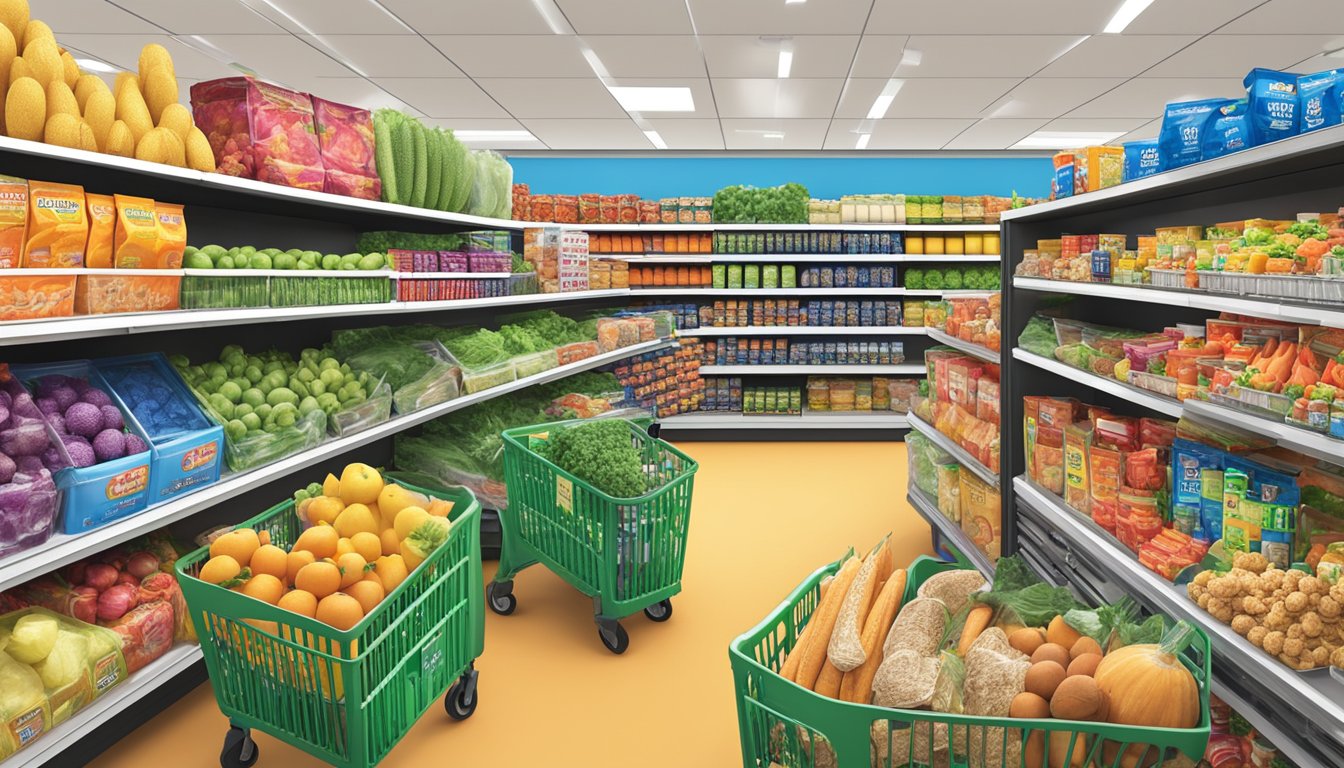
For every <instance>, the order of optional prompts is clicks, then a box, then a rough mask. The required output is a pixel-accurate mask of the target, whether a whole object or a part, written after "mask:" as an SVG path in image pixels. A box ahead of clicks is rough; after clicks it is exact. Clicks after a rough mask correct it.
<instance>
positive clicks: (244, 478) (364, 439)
mask: <svg viewBox="0 0 1344 768" xmlns="http://www.w3.org/2000/svg"><path fill="white" fill-rule="evenodd" d="M676 344H677V342H676V341H675V340H673V339H659V340H656V341H649V342H645V343H643V344H637V345H635V346H632V347H625V348H623V349H618V350H616V351H614V352H607V353H604V354H600V355H597V356H595V357H590V358H588V359H586V360H579V361H577V362H574V363H569V364H568V365H562V366H559V367H557V368H552V369H550V370H548V371H542V372H541V373H538V374H535V375H533V376H527V377H524V378H521V379H518V380H516V381H511V382H509V383H508V384H503V385H500V386H498V387H492V388H490V389H487V390H485V391H482V392H476V393H474V394H470V395H463V396H462V397H459V398H457V399H455V400H449V401H447V402H445V403H439V404H438V405H433V406H430V407H429V408H424V409H421V410H418V411H415V412H413V413H408V414H405V415H401V416H394V417H393V418H391V419H389V420H388V421H385V422H383V423H381V424H376V425H374V426H372V427H370V428H368V429H366V430H364V431H363V432H357V433H355V434H353V435H347V436H344V437H337V438H331V439H328V440H326V441H325V442H323V443H321V444H320V445H318V446H317V447H316V448H312V449H309V450H306V451H302V452H300V453H296V454H292V455H290V456H286V457H285V458H283V459H281V460H279V461H277V462H274V463H272V464H267V465H265V466H263V467H258V468H256V469H253V470H250V471H247V472H240V473H237V474H226V475H224V476H223V477H222V478H220V480H219V482H217V483H215V484H214V485H209V486H206V487H205V488H202V489H201V490H199V491H196V492H194V493H188V494H186V495H183V496H179V497H178V498H175V499H172V500H170V501H167V502H164V503H162V504H157V505H155V506H152V507H150V508H149V509H146V510H145V511H143V512H139V513H137V514H135V515H132V516H130V517H127V518H125V519H123V520H118V521H117V522H114V523H111V524H108V525H105V526H103V527H102V528H98V529H95V530H92V531H89V532H88V533H84V534H80V535H76V536H71V535H66V534H57V535H55V536H52V537H51V539H50V540H49V541H47V542H46V543H45V544H43V545H42V546H40V547H35V548H33V549H29V550H25V551H23V552H17V553H14V554H12V555H9V556H7V557H5V558H4V559H0V591H3V590H6V589H9V588H10V587H13V586H15V585H17V584H22V583H23V582H25V581H28V580H29V579H32V578H33V577H35V576H40V575H41V574H44V573H48V572H50V571H53V570H55V569H57V568H60V567H61V566H63V565H67V564H69V563H73V562H74V561H76V560H79V559H80V558H83V557H87V556H88V555H92V554H94V553H97V552H101V551H102V550H104V549H107V548H108V547H112V546H115V545H117V544H120V543H122V542H123V541H127V540H129V539H132V538H134V537H136V536H139V535H141V534H145V533H149V532H150V531H154V530H158V529H159V528H162V527H164V526H165V525H168V524H170V523H173V522H176V521H178V520H182V519H183V518H186V517H190V516H191V515H193V514H195V513H197V512H200V511H202V510H205V509H209V508H210V507H213V506H215V505H216V504H219V503H221V502H224V501H227V500H228V499H231V498H233V497H235V496H238V495H240V494H243V493H246V492H247V491H250V490H252V489H254V488H256V487H257V486H259V485H261V484H262V483H266V482H270V481H272V480H277V479H279V478H282V477H285V476H287V475H289V474H292V473H293V472H296V471H298V470H300V469H303V468H305V467H309V466H312V465H313V464H317V463H319V462H322V461H325V460H327V459H331V458H333V457H336V456H339V455H341V454H343V453H345V452H346V451H350V450H353V449H355V448H359V447H361V446H364V445H368V444H369V443H372V442H374V441H376V440H381V439H383V438H385V437H390V436H392V435H395V434H397V433H398V432H402V431H404V430H406V429H409V428H410V427H414V426H416V425H418V424H423V423H425V422H427V421H430V420H431V419H436V418H438V417H440V416H443V415H445V414H448V413H452V412H454V411H460V410H462V409H463V408H466V407H469V406H472V405H475V404H476V403H481V402H484V401H486V400H491V399H494V398H496V397H499V396H500V395H503V394H507V393H509V392H515V391H517V390H520V389H526V388H527V387H530V386H532V385H534V384H544V383H546V382H548V381H555V380H557V379H562V378H564V377H566V376H569V375H570V374H573V373H578V372H580V371H587V370H591V369H593V368H597V367H599V366H603V365H606V364H607V363H613V362H616V361H618V360H623V359H625V358H627V357H633V356H635V355H638V354H642V353H644V352H653V351H655V350H659V349H665V348H668V347H672V346H676ZM6 768H8V766H6Z"/></svg>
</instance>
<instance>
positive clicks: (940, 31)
mask: <svg viewBox="0 0 1344 768" xmlns="http://www.w3.org/2000/svg"><path fill="white" fill-rule="evenodd" d="M1179 1H1180V0H1177V2H1179ZM1117 3H1118V0H1112V1H1111V2H1097V1H1096V0H1093V2H1079V1H1078V0H1032V3H1031V5H1030V12H1025V11H1027V10H1028V9H1027V8H1024V7H1023V6H1020V5H1014V4H1013V3H1004V2H998V0H960V1H959V2H957V3H956V5H955V10H953V9H952V8H951V7H950V6H949V5H948V4H944V3H928V2H912V0H876V2H875V3H874V4H873V13H872V15H871V16H870V17H869V18H868V32H871V33H877V34H893V33H902V34H907V35H910V34H914V35H968V34H983V35H1019V34H1023V35H1026V34H1037V35H1040V34H1066V35H1067V34H1079V35H1086V34H1091V33H1094V32H1100V31H1101V29H1102V27H1104V26H1106V22H1107V20H1109V19H1110V17H1111V13H1112V11H1113V8H1112V6H1115V5H1117Z"/></svg>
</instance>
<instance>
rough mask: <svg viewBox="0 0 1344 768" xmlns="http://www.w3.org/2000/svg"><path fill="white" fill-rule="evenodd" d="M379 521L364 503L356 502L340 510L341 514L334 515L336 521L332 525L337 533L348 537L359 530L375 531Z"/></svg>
mask: <svg viewBox="0 0 1344 768" xmlns="http://www.w3.org/2000/svg"><path fill="white" fill-rule="evenodd" d="M379 522H381V521H379V520H378V518H377V517H376V516H375V515H374V514H373V510H371V509H369V508H368V507H367V506H365V505H364V504H358V503H356V504H351V505H350V506H348V507H346V508H345V509H343V510H341V514H339V515H337V516H336V522H335V523H332V525H334V526H335V527H336V532H337V533H339V534H341V535H342V536H345V537H347V538H348V537H350V536H354V535H355V534H356V533H359V532H360V531H368V532H369V533H374V532H376V531H377V530H378V524H379Z"/></svg>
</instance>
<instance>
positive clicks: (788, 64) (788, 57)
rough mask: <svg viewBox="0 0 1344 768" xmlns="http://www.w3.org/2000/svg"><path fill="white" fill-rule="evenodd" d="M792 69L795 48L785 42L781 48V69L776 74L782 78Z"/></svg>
mask: <svg viewBox="0 0 1344 768" xmlns="http://www.w3.org/2000/svg"><path fill="white" fill-rule="evenodd" d="M792 69H793V49H792V48H791V47H789V45H788V43H785V44H784V45H783V46H782V47H780V49H779V71H778V72H777V73H776V76H777V77H780V78H786V77H788V76H789V71H790V70H792Z"/></svg>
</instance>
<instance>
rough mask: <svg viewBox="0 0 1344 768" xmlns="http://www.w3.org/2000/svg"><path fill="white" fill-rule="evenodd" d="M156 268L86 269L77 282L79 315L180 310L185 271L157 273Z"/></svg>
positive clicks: (75, 302)
mask: <svg viewBox="0 0 1344 768" xmlns="http://www.w3.org/2000/svg"><path fill="white" fill-rule="evenodd" d="M154 271H155V270H123V269H89V270H82V271H81V272H80V273H79V274H78V276H77V277H78V281H77V282H76V284H75V299H74V311H75V314H78V315H101V314H110V313H115V312H160V311H166V310H172V309H177V308H178V307H179V306H180V297H181V292H182V273H180V272H174V273H171V274H153V272H154ZM126 273H129V274H126Z"/></svg>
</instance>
